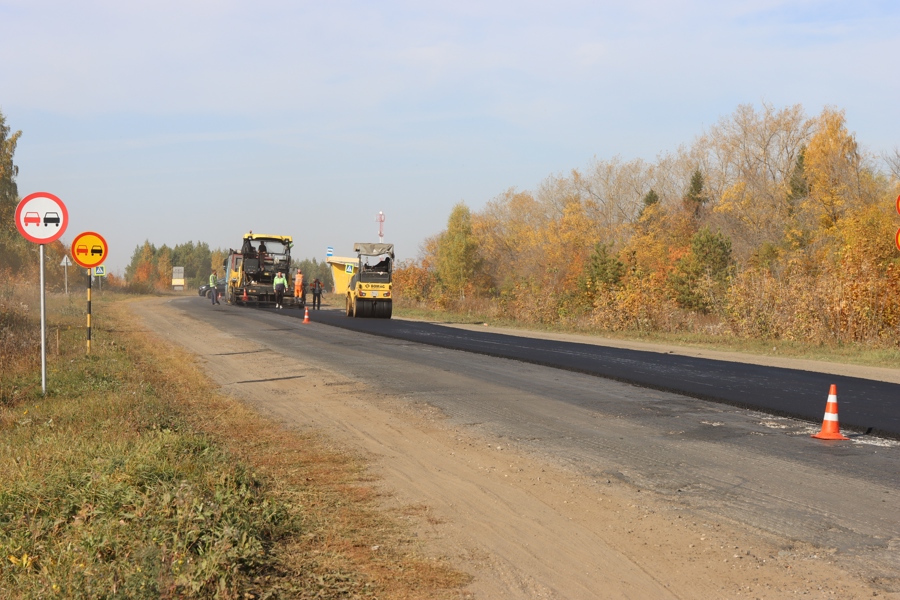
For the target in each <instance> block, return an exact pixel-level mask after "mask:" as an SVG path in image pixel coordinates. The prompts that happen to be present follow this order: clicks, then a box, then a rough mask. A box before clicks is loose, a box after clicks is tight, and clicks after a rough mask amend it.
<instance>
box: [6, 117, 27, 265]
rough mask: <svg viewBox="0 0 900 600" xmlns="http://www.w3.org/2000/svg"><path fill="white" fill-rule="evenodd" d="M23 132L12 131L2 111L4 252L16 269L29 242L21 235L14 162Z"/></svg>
mask: <svg viewBox="0 0 900 600" xmlns="http://www.w3.org/2000/svg"><path fill="white" fill-rule="evenodd" d="M21 135H22V132H21V131H16V132H14V133H12V132H11V129H10V127H9V126H8V125H7V124H6V117H5V116H4V115H3V113H2V112H0V256H2V257H3V264H4V266H5V267H6V268H7V269H10V270H11V271H13V272H15V271H18V270H19V269H20V268H21V267H22V264H23V260H24V258H25V256H26V252H27V248H28V243H27V242H26V240H25V239H24V238H22V236H20V235H19V233H18V230H17V227H16V219H15V214H16V205H17V204H18V202H19V192H18V188H17V186H16V176H17V175H18V174H19V168H18V167H17V166H16V165H15V163H14V162H13V156H14V155H15V153H16V144H17V143H18V141H19V138H20V137H21Z"/></svg>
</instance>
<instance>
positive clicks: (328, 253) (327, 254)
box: [325, 246, 334, 256]
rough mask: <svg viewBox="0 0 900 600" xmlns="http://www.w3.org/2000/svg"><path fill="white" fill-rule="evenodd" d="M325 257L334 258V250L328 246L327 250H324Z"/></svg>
mask: <svg viewBox="0 0 900 600" xmlns="http://www.w3.org/2000/svg"><path fill="white" fill-rule="evenodd" d="M325 256H334V248H332V247H331V246H328V248H326V249H325Z"/></svg>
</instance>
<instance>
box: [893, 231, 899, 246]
mask: <svg viewBox="0 0 900 600" xmlns="http://www.w3.org/2000/svg"><path fill="white" fill-rule="evenodd" d="M894 243H895V244H897V250H900V229H898V230H897V237H895V238H894Z"/></svg>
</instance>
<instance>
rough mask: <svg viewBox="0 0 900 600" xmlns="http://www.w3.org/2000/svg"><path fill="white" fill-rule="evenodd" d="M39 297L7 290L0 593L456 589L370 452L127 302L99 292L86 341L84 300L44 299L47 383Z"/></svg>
mask: <svg viewBox="0 0 900 600" xmlns="http://www.w3.org/2000/svg"><path fill="white" fill-rule="evenodd" d="M35 300H36V297H33V296H29V295H28V294H21V293H18V292H15V293H13V292H9V291H8V290H7V291H5V292H4V294H3V299H2V300H0V327H3V331H2V333H3V341H2V344H0V369H2V373H3V382H2V384H0V436H2V437H0V596H2V597H4V598H11V599H18V598H23V599H24V598H52V597H58V598H176V597H177V598H457V597H459V595H460V590H459V588H460V587H461V585H463V584H464V583H465V582H466V581H467V580H468V577H467V576H466V575H464V574H461V573H458V572H456V571H454V570H452V569H451V568H449V567H447V566H446V565H445V564H443V563H442V562H441V561H436V560H432V559H429V558H427V557H423V556H420V555H419V554H418V553H417V551H416V546H415V544H413V543H412V542H411V541H410V540H409V539H408V536H407V535H406V533H405V532H404V529H403V528H402V527H401V526H400V525H398V522H399V521H395V520H392V519H391V518H390V515H387V514H385V513H383V512H380V511H379V510H378V505H377V498H376V496H375V493H374V492H373V490H372V488H370V487H368V486H367V483H366V477H367V475H366V471H365V464H364V462H363V461H361V460H359V459H358V458H356V457H354V456H351V455H349V454H347V453H346V452H343V451H341V449H339V448H332V447H331V446H330V445H329V444H328V441H327V440H324V439H318V438H316V437H315V436H300V435H297V434H296V433H292V432H288V431H285V430H282V429H280V428H278V427H273V426H272V424H271V423H269V422H267V421H265V420H264V419H263V418H261V417H260V416H258V415H257V414H256V413H254V412H252V411H250V410H249V409H247V408H245V407H244V406H243V405H241V404H240V403H238V402H235V401H233V400H231V399H229V398H227V397H224V396H221V395H219V394H218V393H217V392H216V389H215V386H214V385H213V384H212V383H211V382H210V381H209V380H208V379H207V378H206V377H205V376H204V375H202V374H201V373H200V371H199V370H198V369H197V368H196V367H195V364H194V360H193V358H192V357H191V356H189V355H187V354H186V353H184V352H182V351H180V350H178V349H175V348H171V347H167V345H166V344H165V343H163V342H162V341H160V340H158V339H154V338H152V337H151V336H149V335H148V334H146V333H143V332H140V331H137V330H136V329H135V328H134V327H133V325H132V324H133V319H132V318H131V317H130V316H129V307H128V301H127V299H123V298H121V297H116V296H110V295H106V296H104V297H103V298H102V299H98V298H96V297H95V301H94V314H95V319H94V328H95V335H94V343H93V348H92V354H91V355H90V356H87V355H85V353H84V348H85V345H84V332H83V329H82V328H81V326H82V325H83V323H84V316H83V312H82V310H81V306H80V305H81V304H83V299H81V298H79V299H75V300H73V299H72V297H69V298H68V299H67V298H65V297H51V298H50V299H49V302H48V322H49V323H51V327H50V329H49V332H50V334H51V343H50V344H49V346H50V352H49V353H48V354H49V357H48V394H47V397H46V398H44V397H42V396H41V389H40V358H39V354H37V360H35V348H37V351H38V352H39V340H38V339H37V337H38V325H37V319H38V318H39V316H38V315H37V310H32V309H30V308H28V307H31V306H34V305H35V303H34V301H35ZM57 328H58V329H59V331H60V345H59V348H60V349H59V353H58V354H57V353H56V349H55V334H54V330H55V329H57ZM36 342H37V345H36ZM376 548H377V550H375V549H376Z"/></svg>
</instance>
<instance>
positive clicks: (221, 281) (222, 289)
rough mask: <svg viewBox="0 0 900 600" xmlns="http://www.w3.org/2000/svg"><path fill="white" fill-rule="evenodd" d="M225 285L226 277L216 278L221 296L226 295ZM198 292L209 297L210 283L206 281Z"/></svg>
mask: <svg viewBox="0 0 900 600" xmlns="http://www.w3.org/2000/svg"><path fill="white" fill-rule="evenodd" d="M225 287H226V286H225V278H224V277H219V279H217V280H216V290H217V291H218V292H219V296H220V297H221V296H224V295H225ZM197 293H198V294H199V295H201V296H206V297H207V298H209V284H208V283H204V284H203V285H201V286H200V288H199V289H198V290H197Z"/></svg>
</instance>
